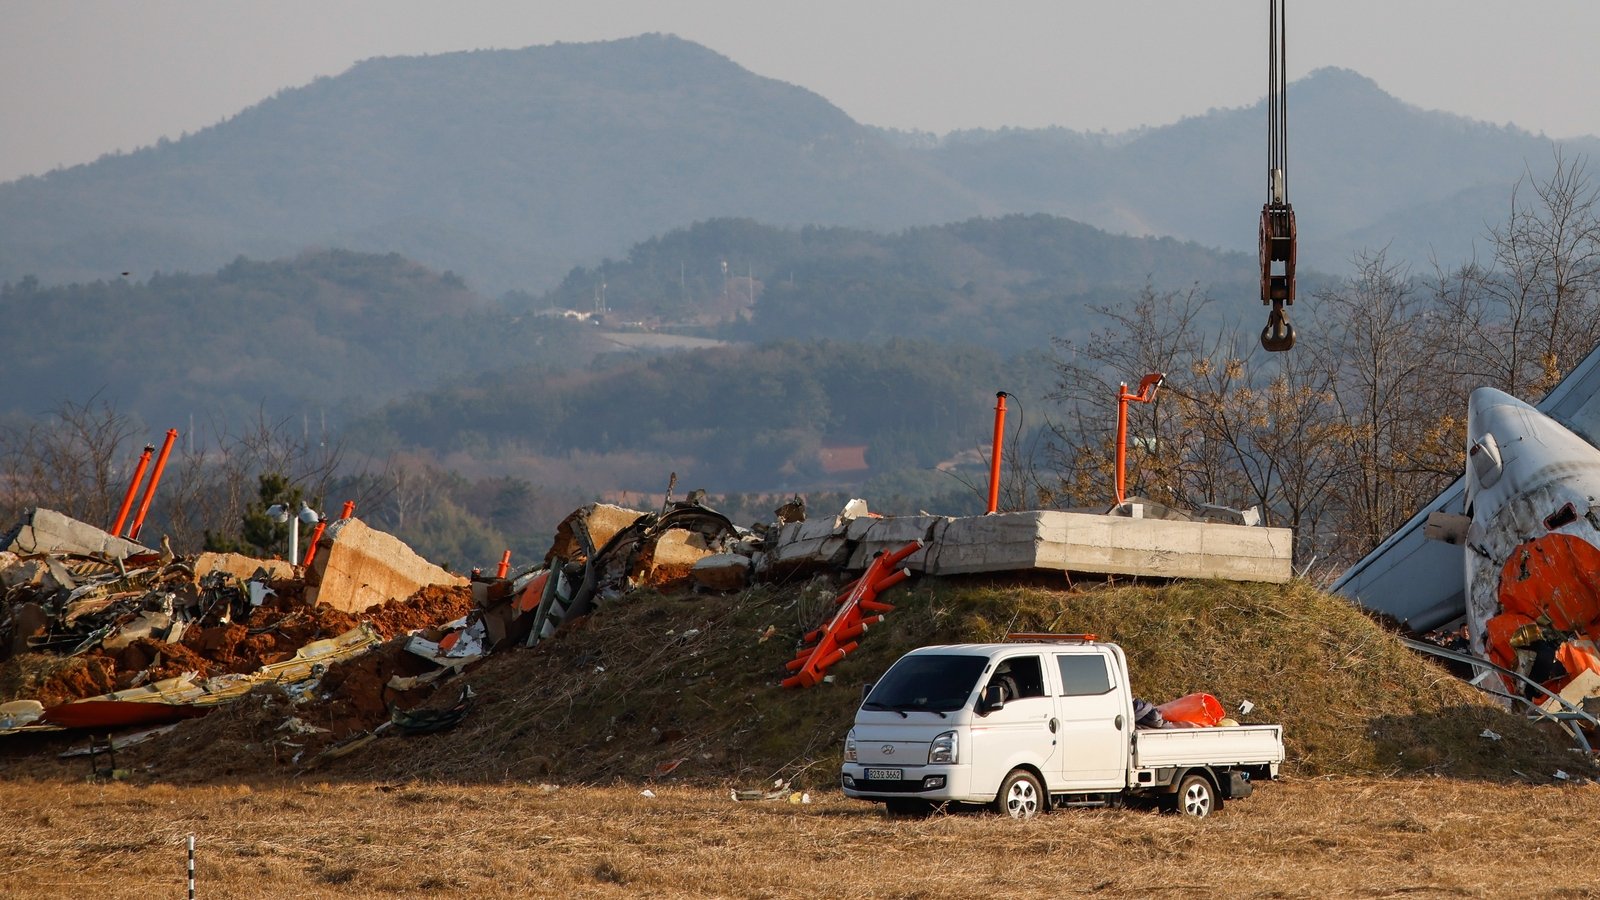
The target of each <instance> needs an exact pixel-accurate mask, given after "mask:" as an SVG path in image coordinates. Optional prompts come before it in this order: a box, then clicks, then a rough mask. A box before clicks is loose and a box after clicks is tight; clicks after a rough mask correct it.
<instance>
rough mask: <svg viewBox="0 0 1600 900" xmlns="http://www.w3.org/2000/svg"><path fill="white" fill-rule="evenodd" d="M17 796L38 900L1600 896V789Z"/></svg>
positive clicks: (11, 833)
mask: <svg viewBox="0 0 1600 900" xmlns="http://www.w3.org/2000/svg"><path fill="white" fill-rule="evenodd" d="M644 787H645V785H644V784H638V783H636V784H631V785H621V784H619V785H615V786H610V787H575V786H563V787H553V786H540V785H538V784H519V785H503V786H492V785H471V786H463V785H460V784H451V783H424V782H411V783H372V782H355V781H351V782H307V781H282V782H271V783H260V784H257V785H256V786H254V787H246V786H242V785H238V786H209V787H206V786H195V787H182V786H175V785H170V784H151V785H146V786H138V785H130V784H120V783H118V784H106V785H94V784H87V783H83V782H67V781H48V782H31V781H7V782H5V783H0V806H3V807H4V808H5V809H6V810H7V815H6V816H5V818H4V820H3V822H0V859H4V860H5V861H6V862H5V876H4V883H3V884H4V888H3V891H0V893H4V894H5V895H6V896H15V897H40V898H52V897H64V898H75V900H76V898H82V897H85V896H93V897H97V898H101V897H104V898H110V897H180V896H183V889H184V869H185V851H184V846H183V844H184V838H185V836H187V835H190V834H192V835H194V836H195V838H196V844H197V848H198V849H197V857H198V864H197V873H198V875H197V888H198V890H197V896H199V897H204V898H211V897H384V896H400V895H413V896H435V895H437V896H459V897H473V898H488V897H511V896H517V897H528V896H533V897H549V896H667V897H673V896H685V897H687V896H727V897H975V896H989V897H1057V896H1074V895H1093V896H1100V897H1148V896H1220V897H1375V896H1394V895H1401V894H1404V895H1407V896H1421V897H1431V896H1451V897H1507V896H1519V897H1533V896H1540V897H1586V896H1600V876H1596V874H1595V873H1596V872H1597V871H1600V844H1597V842H1596V841H1595V839H1594V827H1595V825H1594V823H1595V815H1594V811H1595V809H1596V807H1597V805H1600V786H1596V785H1594V784H1586V785H1583V786H1562V787H1556V786H1531V785H1504V784H1498V785H1497V784H1491V783H1487V782H1480V781H1465V780H1451V779H1442V778H1414V779H1371V778H1355V777H1343V778H1322V779H1288V780H1285V781H1282V782H1279V783H1276V784H1267V785H1263V786H1261V788H1260V789H1259V790H1258V791H1257V793H1256V795H1255V796H1254V797H1252V798H1250V799H1249V800H1245V801H1241V802H1238V803H1234V804H1230V805H1229V807H1228V808H1227V809H1226V810H1224V811H1223V812H1222V813H1221V814H1220V815H1217V816H1214V817H1212V818H1211V819H1208V820H1204V821H1195V820H1190V819H1185V818H1181V817H1177V816H1167V815H1161V814H1158V813H1154V812H1149V811H1144V810H1132V809H1130V810H1069V811H1058V812H1054V813H1051V814H1049V815H1047V816H1042V817H1040V818H1038V819H1035V820H1033V821H1029V822H1014V821H1011V820H1009V819H1003V818H1000V817H997V816H994V815H990V814H986V813H975V814H967V813H961V814H955V815H936V816H933V817H930V818H927V819H911V820H905V819H889V818H886V817H885V816H884V815H883V813H882V812H881V811H879V810H878V808H876V807H873V806H869V805H867V804H863V803H858V802H854V801H850V800H847V799H845V798H843V797H842V796H841V795H839V794H838V793H837V792H833V791H820V792H817V793H815V794H814V795H813V801H814V802H813V803H811V804H809V805H793V804H789V803H786V802H782V801H774V802H753V803H736V802H734V801H733V800H732V799H731V798H730V797H729V794H728V789H727V788H719V787H714V786H709V785H707V786H699V787H693V786H682V785H676V786H666V785H656V786H651V788H650V789H651V790H653V791H654V792H655V793H656V794H657V795H658V796H656V797H655V798H653V799H652V798H646V797H644V796H641V794H640V791H641V790H642V789H643V788H644Z"/></svg>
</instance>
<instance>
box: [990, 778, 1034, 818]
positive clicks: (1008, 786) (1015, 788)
mask: <svg viewBox="0 0 1600 900" xmlns="http://www.w3.org/2000/svg"><path fill="white" fill-rule="evenodd" d="M1045 808H1046V807H1045V799H1044V790H1043V789H1042V788H1041V787H1040V786H1039V779H1038V778H1036V777H1034V774H1033V773H1032V772H1029V771H1028V770H1027V769H1012V770H1011V774H1009V775H1007V776H1006V780H1005V781H1002V782H1000V793H998V794H996V795H995V798H994V811H995V812H998V813H1004V814H1005V815H1008V816H1010V817H1011V818H1013V819H1031V818H1033V817H1034V816H1036V815H1038V814H1039V813H1041V812H1044V810H1045Z"/></svg>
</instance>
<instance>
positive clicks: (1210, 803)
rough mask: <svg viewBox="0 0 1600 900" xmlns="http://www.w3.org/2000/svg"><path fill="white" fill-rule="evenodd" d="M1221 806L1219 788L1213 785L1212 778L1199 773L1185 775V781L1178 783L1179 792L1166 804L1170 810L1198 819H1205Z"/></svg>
mask: <svg viewBox="0 0 1600 900" xmlns="http://www.w3.org/2000/svg"><path fill="white" fill-rule="evenodd" d="M1219 806H1220V804H1219V803H1217V789H1216V788H1214V787H1212V786H1211V781H1210V779H1208V778H1206V777H1205V776H1204V775H1199V774H1190V775H1185V776H1184V777H1183V781H1181V782H1179V783H1178V791H1177V793H1175V794H1173V795H1172V797H1171V798H1170V799H1169V800H1168V801H1167V804H1166V807H1167V809H1168V810H1169V811H1171V812H1178V813H1183V814H1184V815H1186V816H1193V817H1194V818H1196V819H1204V818H1205V817H1206V816H1209V815H1211V813H1212V812H1213V811H1214V810H1216V809H1217V808H1218V807H1219Z"/></svg>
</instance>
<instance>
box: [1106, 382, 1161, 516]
mask: <svg viewBox="0 0 1600 900" xmlns="http://www.w3.org/2000/svg"><path fill="white" fill-rule="evenodd" d="M1166 380H1167V376H1166V374H1165V373H1162V372H1152V373H1150V374H1149V375H1146V376H1145V377H1144V378H1142V379H1141V380H1140V381H1139V393H1137V394H1130V393H1128V383H1127V382H1126V381H1124V382H1122V383H1121V384H1119V385H1117V449H1116V454H1117V481H1116V490H1117V505H1118V506H1121V505H1122V501H1124V500H1126V499H1127V491H1126V488H1125V481H1126V477H1127V475H1126V473H1127V466H1128V403H1129V401H1132V402H1134V403H1149V402H1151V401H1153V400H1155V399H1156V391H1157V390H1159V389H1160V388H1161V383H1162V382H1164V381H1166Z"/></svg>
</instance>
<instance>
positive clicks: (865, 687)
mask: <svg viewBox="0 0 1600 900" xmlns="http://www.w3.org/2000/svg"><path fill="white" fill-rule="evenodd" d="M876 683H877V682H874V681H863V682H861V702H862V703H865V702H867V695H868V694H870V693H872V687H873V685H874V684H876Z"/></svg>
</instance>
